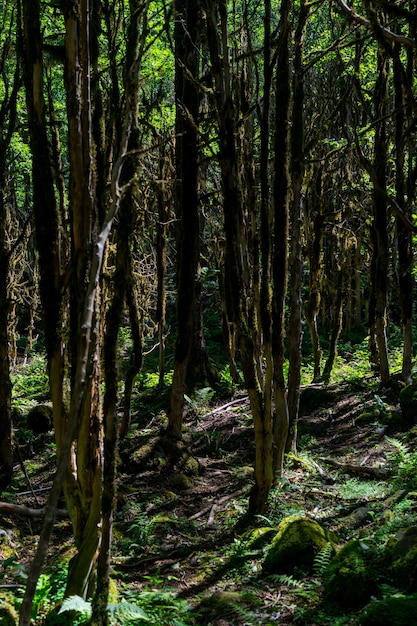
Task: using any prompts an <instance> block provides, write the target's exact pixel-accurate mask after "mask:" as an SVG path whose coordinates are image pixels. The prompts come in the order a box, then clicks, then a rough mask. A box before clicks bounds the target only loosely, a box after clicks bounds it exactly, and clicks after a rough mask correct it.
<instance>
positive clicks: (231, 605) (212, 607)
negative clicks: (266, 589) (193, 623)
mask: <svg viewBox="0 0 417 626" xmlns="http://www.w3.org/2000/svg"><path fill="white" fill-rule="evenodd" d="M254 606H256V597H255V596H254V594H252V593H249V592H243V593H241V592H235V591H217V592H216V593H214V594H213V595H211V596H210V597H208V598H205V599H204V600H202V602H201V603H200V604H199V605H198V607H197V613H198V616H199V619H200V620H201V619H204V622H199V623H204V624H209V623H210V624H211V623H213V622H214V621H215V622H216V623H217V621H216V620H219V619H222V620H228V621H227V622H226V621H224V622H222V623H225V624H226V623H227V624H229V623H233V624H234V623H235V621H231V620H235V619H239V617H241V616H242V614H244V613H246V612H247V610H248V609H253V607H254ZM239 623H240V621H239Z"/></svg>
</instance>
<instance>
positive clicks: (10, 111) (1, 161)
mask: <svg viewBox="0 0 417 626" xmlns="http://www.w3.org/2000/svg"><path fill="white" fill-rule="evenodd" d="M3 11H6V7H3ZM9 45H10V41H8V37H7V41H3V49H2V50H1V54H0V56H1V61H0V70H1V74H2V75H3V76H4V75H5V72H6V69H5V67H4V65H5V63H6V60H7V54H6V53H5V51H6V50H7V49H8V47H9ZM19 84H20V69H19V67H18V66H17V68H16V71H15V73H14V76H13V82H12V85H11V89H10V93H9V94H8V98H6V95H5V96H4V99H3V103H2V107H1V114H0V415H1V419H0V491H2V490H3V489H6V488H7V487H8V486H9V485H10V483H11V480H12V476H13V449H12V434H13V423H12V406H11V396H12V385H11V381H10V360H9V332H8V327H9V309H10V294H9V289H8V282H9V280H10V254H11V249H10V246H9V244H8V240H9V233H8V230H9V226H10V224H9V215H8V210H7V207H6V189H7V183H6V155H7V151H8V149H9V146H10V140H11V138H12V133H13V132H14V129H15V125H16V101H17V94H18V88H19ZM6 93H7V92H6Z"/></svg>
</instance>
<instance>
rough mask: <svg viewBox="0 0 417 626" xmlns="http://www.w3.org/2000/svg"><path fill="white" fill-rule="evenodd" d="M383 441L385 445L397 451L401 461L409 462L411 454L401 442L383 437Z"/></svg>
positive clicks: (393, 438)
mask: <svg viewBox="0 0 417 626" xmlns="http://www.w3.org/2000/svg"><path fill="white" fill-rule="evenodd" d="M385 440H386V442H387V443H389V445H390V446H392V447H393V448H395V449H396V450H397V452H398V455H399V457H400V459H401V461H409V460H410V458H411V452H410V450H409V449H408V447H407V446H406V445H405V444H404V443H403V442H402V441H400V440H399V439H396V438H395V437H385Z"/></svg>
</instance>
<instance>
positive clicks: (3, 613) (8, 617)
mask: <svg viewBox="0 0 417 626" xmlns="http://www.w3.org/2000/svg"><path fill="white" fill-rule="evenodd" d="M18 619H19V617H18V615H17V613H16V611H15V610H14V608H13V606H12V605H11V604H10V603H9V602H7V600H4V599H3V598H2V599H1V600H0V624H1V626H17V623H18Z"/></svg>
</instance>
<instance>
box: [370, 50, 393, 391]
mask: <svg viewBox="0 0 417 626" xmlns="http://www.w3.org/2000/svg"><path fill="white" fill-rule="evenodd" d="M387 71H388V59H387V54H386V51H385V48H384V47H383V46H382V45H381V44H380V45H379V47H378V76H377V81H376V84H375V92H374V103H375V116H376V122H375V141H374V172H375V178H374V181H373V207H374V225H373V226H374V231H375V239H374V242H375V245H376V248H375V249H374V251H373V254H374V255H375V273H374V275H373V277H372V279H373V289H374V291H375V311H374V319H375V322H374V326H373V329H372V330H373V333H372V334H373V335H374V337H375V343H376V347H377V350H378V362H379V371H380V376H381V383H382V384H383V385H386V384H387V383H388V382H389V380H390V371H389V364H388V346H387V337H386V325H387V299H388V295H387V294H388V287H387V277H388V222H387V220H388V216H387V199H386V198H387V194H386V169H387V160H388V152H387V136H386V93H387Z"/></svg>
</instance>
